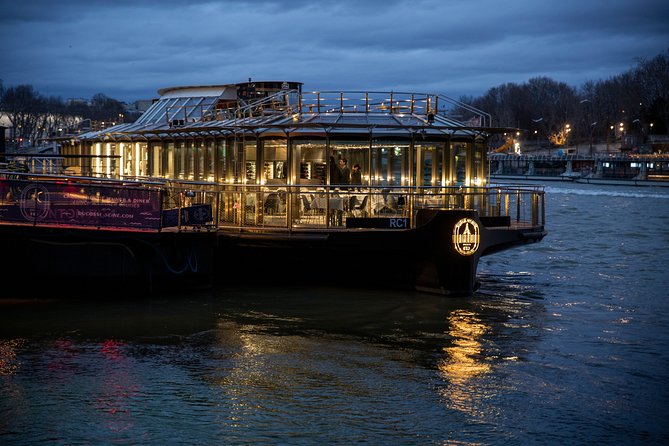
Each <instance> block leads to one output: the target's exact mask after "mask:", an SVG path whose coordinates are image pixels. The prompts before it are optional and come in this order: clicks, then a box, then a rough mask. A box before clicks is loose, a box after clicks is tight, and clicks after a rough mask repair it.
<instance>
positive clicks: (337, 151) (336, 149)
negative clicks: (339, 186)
mask: <svg viewBox="0 0 669 446" xmlns="http://www.w3.org/2000/svg"><path fill="white" fill-rule="evenodd" d="M330 153H331V155H332V157H333V158H334V162H335V165H336V164H337V163H338V162H339V159H340V158H345V159H346V163H347V166H348V168H349V169H350V170H351V171H352V170H353V166H355V165H356V164H357V165H359V166H360V172H361V173H362V184H363V185H368V184H369V177H370V174H369V172H370V169H369V165H370V158H369V141H330Z"/></svg>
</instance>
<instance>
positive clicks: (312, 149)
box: [293, 141, 328, 184]
mask: <svg viewBox="0 0 669 446" xmlns="http://www.w3.org/2000/svg"><path fill="white" fill-rule="evenodd" d="M293 144H294V145H293V148H294V151H293V153H294V156H295V158H294V159H295V165H294V166H293V167H294V170H293V172H294V173H295V183H294V184H325V183H326V181H327V178H328V172H327V163H326V159H325V153H326V151H325V149H326V146H325V141H299V142H294V143H293Z"/></svg>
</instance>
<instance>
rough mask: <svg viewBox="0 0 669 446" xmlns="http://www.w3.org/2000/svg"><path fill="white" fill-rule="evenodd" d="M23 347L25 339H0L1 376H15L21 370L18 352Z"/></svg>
mask: <svg viewBox="0 0 669 446" xmlns="http://www.w3.org/2000/svg"><path fill="white" fill-rule="evenodd" d="M22 345H23V339H0V375H13V374H15V373H16V372H17V370H18V369H19V366H20V363H19V362H18V360H17V359H16V351H17V350H18V349H19V348H20V347H21V346H22Z"/></svg>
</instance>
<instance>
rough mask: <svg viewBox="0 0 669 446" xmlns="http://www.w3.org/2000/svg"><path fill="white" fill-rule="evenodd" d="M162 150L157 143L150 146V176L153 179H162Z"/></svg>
mask: <svg viewBox="0 0 669 446" xmlns="http://www.w3.org/2000/svg"><path fill="white" fill-rule="evenodd" d="M162 149H163V147H162V145H161V144H159V143H153V144H152V146H151V158H152V160H151V175H152V176H155V177H162V176H163V175H164V173H163V165H162V157H161V154H162V152H163V150H162Z"/></svg>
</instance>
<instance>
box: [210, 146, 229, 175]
mask: <svg viewBox="0 0 669 446" xmlns="http://www.w3.org/2000/svg"><path fill="white" fill-rule="evenodd" d="M227 147H228V145H227V141H226V140H225V139H218V140H216V157H217V158H218V181H220V182H223V183H225V182H227V181H226V180H227V179H228V166H229V165H230V163H229V162H228V156H231V154H229V153H228V150H227ZM230 152H231V151H230ZM214 162H215V161H214Z"/></svg>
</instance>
